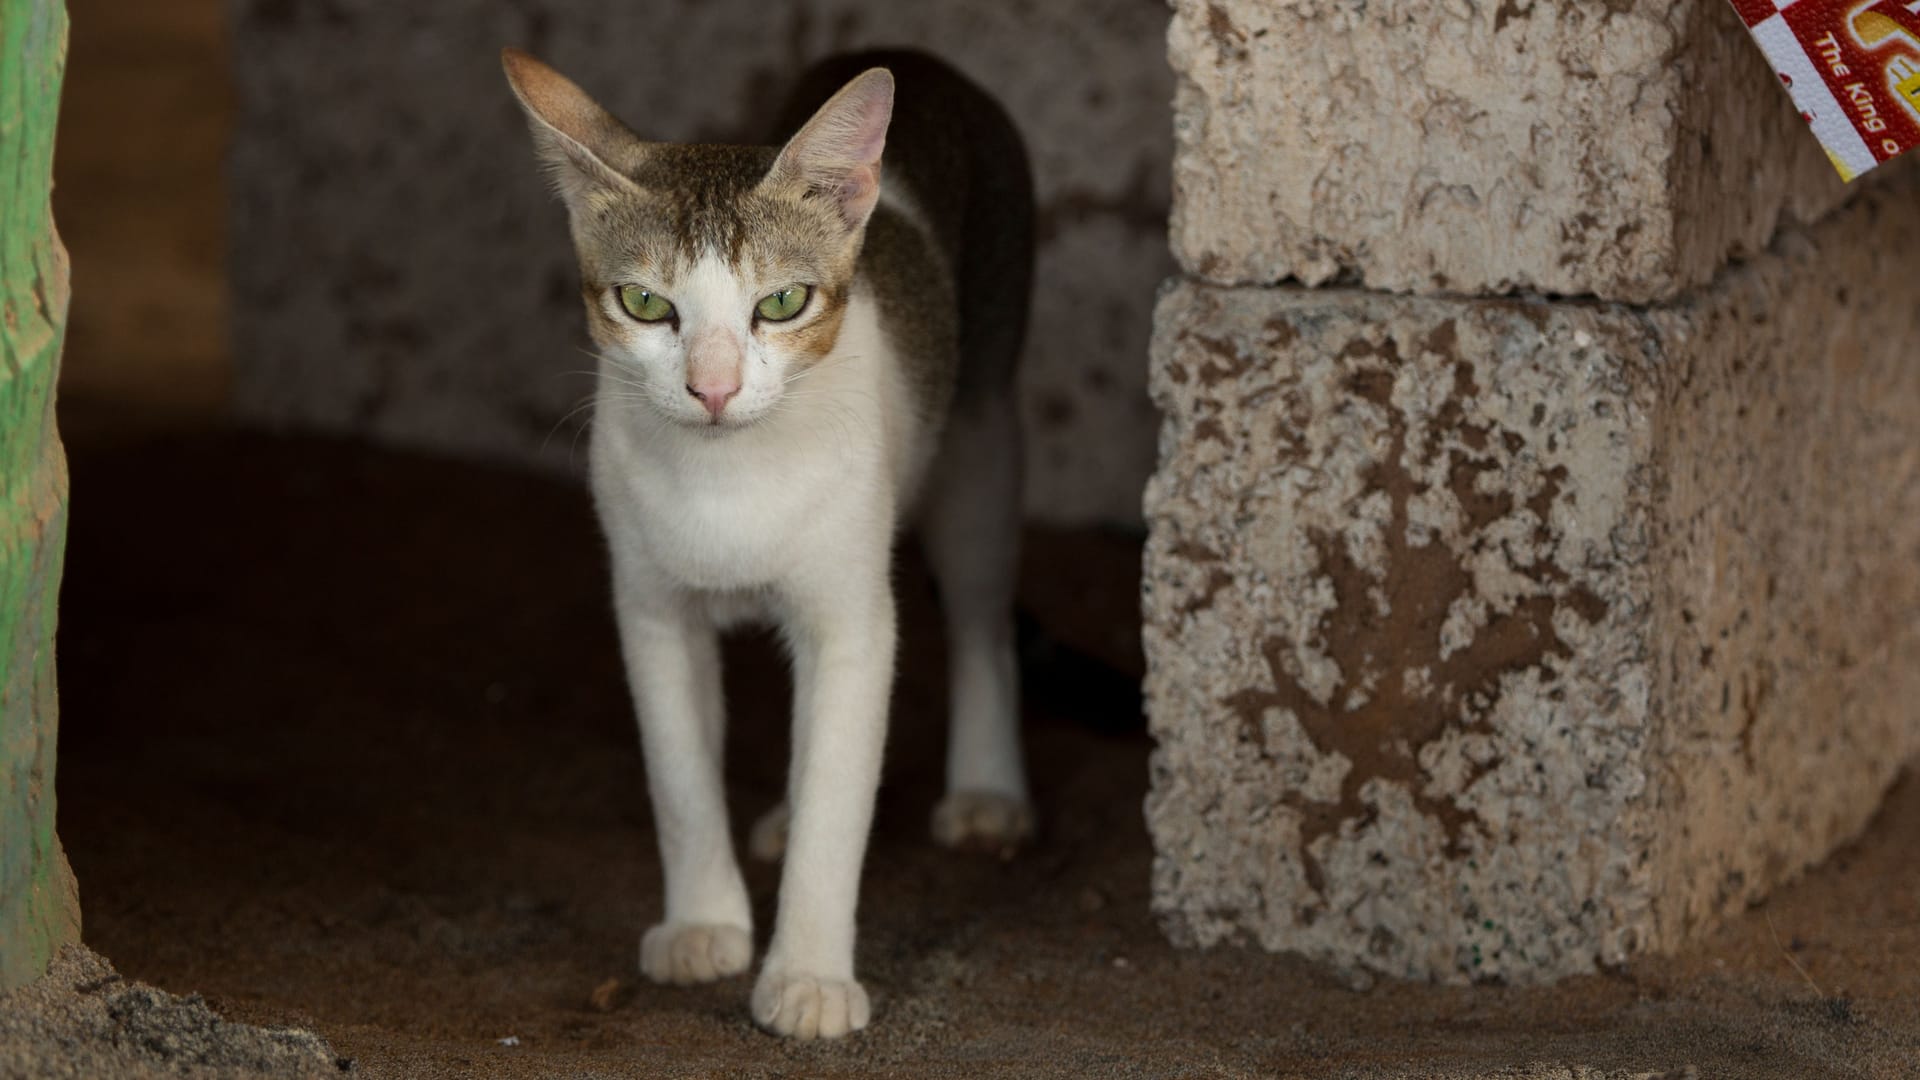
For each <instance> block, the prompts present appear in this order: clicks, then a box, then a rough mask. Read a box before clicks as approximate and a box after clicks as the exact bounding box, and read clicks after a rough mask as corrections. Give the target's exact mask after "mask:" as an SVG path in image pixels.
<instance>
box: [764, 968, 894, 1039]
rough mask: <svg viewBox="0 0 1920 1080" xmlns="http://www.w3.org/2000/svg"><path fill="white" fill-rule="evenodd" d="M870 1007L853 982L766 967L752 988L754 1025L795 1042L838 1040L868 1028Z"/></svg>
mask: <svg viewBox="0 0 1920 1080" xmlns="http://www.w3.org/2000/svg"><path fill="white" fill-rule="evenodd" d="M871 1016H872V1005H871V1004H870V1003H869V1002H868V1001H867V991H866V988H865V987H863V986H861V985H860V984H859V983H858V982H855V981H854V980H852V979H823V978H817V977H815V976H812V975H802V974H799V973H797V972H792V973H790V972H786V971H782V970H779V969H776V968H771V967H769V968H768V969H767V970H765V971H763V972H761V973H760V981H759V982H758V983H755V984H754V987H753V1019H754V1022H755V1023H757V1024H759V1025H760V1026H761V1027H763V1028H766V1029H767V1030H768V1031H771V1032H773V1033H774V1034H775V1035H785V1036H788V1037H789V1038H794V1039H837V1038H840V1037H841V1036H842V1035H846V1034H849V1033H851V1032H855V1031H859V1030H860V1029H861V1028H863V1027H866V1026H867V1020H868V1019H869V1018H871Z"/></svg>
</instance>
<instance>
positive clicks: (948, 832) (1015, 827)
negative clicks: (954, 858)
mask: <svg viewBox="0 0 1920 1080" xmlns="http://www.w3.org/2000/svg"><path fill="white" fill-rule="evenodd" d="M1032 837H1033V806H1032V805H1031V804H1030V803H1028V802H1027V801H1026V800H1024V799H1016V798H1013V797H1012V796H1008V795H1001V794H999V793H998V792H992V791H955V792H953V793H951V794H949V795H948V796H947V797H946V798H944V799H941V800H940V805H938V806H936V807H934V808H933V838H934V840H935V841H937V842H938V843H939V844H940V845H941V846H942V847H949V848H953V849H955V850H957V851H983V852H987V853H988V854H992V855H998V856H1000V857H1001V858H1003V859H1004V858H1008V857H1011V856H1012V855H1013V853H1014V852H1015V851H1017V850H1018V849H1019V848H1020V845H1022V844H1024V843H1026V842H1027V841H1028V840H1029V839H1031V838H1032Z"/></svg>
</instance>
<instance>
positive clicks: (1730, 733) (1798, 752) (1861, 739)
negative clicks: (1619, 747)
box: [1647, 171, 1920, 944]
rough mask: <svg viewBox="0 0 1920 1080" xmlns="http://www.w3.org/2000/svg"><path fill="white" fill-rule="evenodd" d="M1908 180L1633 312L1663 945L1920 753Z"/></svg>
mask: <svg viewBox="0 0 1920 1080" xmlns="http://www.w3.org/2000/svg"><path fill="white" fill-rule="evenodd" d="M1916 179H1920V178H1916V177H1915V176H1914V174H1913V173H1912V172H1911V171H1909V172H1907V173H1906V174H1904V178H1903V179H1902V180H1901V181H1900V182H1898V183H1897V184H1891V183H1890V184H1889V185H1888V187H1889V189H1890V190H1887V191H1885V192H1880V193H1876V194H1875V195H1874V196H1873V197H1870V198H1868V199H1866V200H1865V201H1864V202H1862V203H1861V204H1859V205H1857V206H1854V207H1851V208H1849V209H1848V210H1847V211H1845V212H1843V213H1842V214H1840V215H1838V216H1837V217H1836V218H1833V219H1830V220H1829V221H1827V222H1825V223H1823V224H1822V225H1821V226H1819V227H1818V228H1816V229H1813V230H1810V231H1795V232H1793V233H1790V234H1788V235H1787V236H1784V237H1782V238H1781V240H1780V242H1779V243H1777V244H1776V245H1775V249H1774V252H1773V253H1772V254H1771V255H1769V256H1768V257H1767V258H1765V259H1762V260H1758V261H1756V262H1755V263H1753V264H1752V265H1750V266H1748V267H1745V268H1743V269H1741V270H1740V271H1738V272H1735V273H1731V274H1728V275H1725V277H1724V279H1723V280H1722V281H1720V282H1717V283H1716V284H1715V286H1714V287H1713V288H1712V289H1709V290H1703V291H1701V292H1699V293H1697V294H1694V295H1692V296H1690V297H1688V298H1687V299H1686V300H1685V301H1684V302H1682V303H1679V304H1675V305H1672V306H1670V307H1662V308H1655V309H1653V310H1652V311H1651V312H1650V313H1649V314H1648V316H1647V317H1648V320H1649V323H1650V325H1651V326H1652V327H1653V330H1654V334H1655V336H1656V339H1657V340H1658V342H1659V347H1660V350H1661V352H1662V353H1663V355H1664V356H1666V357H1667V358H1668V364H1669V366H1668V367H1666V368H1665V369H1663V371H1662V378H1661V380H1660V397H1659V401H1658V405H1657V411H1656V413H1655V417H1654V438H1655V449H1654V456H1653V460H1654V462H1655V463H1656V465H1657V466H1658V467H1659V469H1660V473H1659V477H1660V483H1659V487H1658V489H1657V492H1658V502H1657V503H1656V507H1655V510H1654V513H1653V515H1652V519H1651V520H1652V521H1653V523H1654V525H1655V535H1654V538H1653V546H1654V551H1655V553H1656V561H1655V564H1654V565H1655V567H1656V568H1657V573H1656V575H1655V579H1654V591H1653V593H1652V596H1651V602H1652V606H1651V610H1652V612H1653V614H1654V618H1655V620H1656V621H1655V646H1656V651H1655V653H1654V656H1653V662H1654V667H1655V671H1656V682H1655V685H1656V693H1657V696H1658V699H1659V700H1660V701H1661V702H1663V703H1664V705H1663V707H1664V710H1665V712H1666V714H1667V717H1668V719H1667V720H1666V721H1665V722H1664V723H1662V724H1661V725H1659V726H1658V727H1657V728H1656V729H1655V736H1656V738H1655V741H1654V743H1653V745H1652V748H1651V751H1650V761H1651V762H1652V763H1653V764H1654V766H1655V767H1654V768H1653V769H1651V770H1650V771H1651V772H1653V773H1654V774H1655V783H1656V787H1657V790H1658V791H1659V792H1660V793H1661V799H1662V801H1663V802H1664V803H1667V804H1668V805H1667V806H1666V808H1665V809H1663V811H1662V818H1663V821H1665V822H1672V821H1679V822H1681V823H1683V824H1684V827H1683V828H1680V829H1673V828H1671V827H1668V828H1666V829H1665V830H1664V831H1663V832H1662V834H1661V840H1662V845H1661V849H1660V858H1659V860H1658V861H1657V862H1656V863H1655V864H1654V866H1653V867H1652V868H1651V869H1652V873H1653V875H1654V876H1653V880H1654V881H1656V882H1659V883H1661V888H1662V891H1663V892H1664V893H1665V905H1664V907H1663V910H1662V929H1663V931H1664V934H1665V941H1666V943H1667V944H1672V943H1673V942H1674V941H1675V940H1677V938H1678V937H1680V936H1685V935H1686V934H1688V933H1690V932H1691V930H1692V929H1693V928H1695V927H1697V926H1700V925H1703V924H1711V923H1712V922H1714V921H1715V920H1716V919H1717V918H1718V917H1719V916H1720V915H1721V914H1723V913H1726V912H1728V911H1732V910H1737V909H1738V908H1739V907H1741V906H1743V905H1745V904H1746V903H1748V902H1750V901H1753V900H1757V899H1759V898H1760V897H1761V896H1763V895H1765V894H1766V892H1767V891H1768V890H1769V889H1770V888H1771V887H1772V886H1774V885H1775V884H1777V883H1779V882H1781V881H1783V880H1786V879H1788V878H1791V877H1793V876H1795V875H1796V874H1797V873H1798V872H1799V870H1800V869H1801V868H1802V867H1804V866H1805V865H1807V864H1808V863H1810V862H1812V861H1815V860H1817V859H1819V858H1821V857H1822V856H1824V855H1825V853H1826V852H1828V851H1831V850H1833V849H1834V848H1836V847H1838V846H1839V845H1840V844H1841V843H1843V842H1844V841H1846V840H1847V839H1849V838H1850V837H1852V836H1853V835H1854V834H1855V833H1856V832H1857V831H1858V830H1859V829H1860V828H1861V826H1862V825H1863V824H1864V823H1865V822H1866V820H1867V818H1868V817H1869V816H1870V815H1871V814H1872V813H1873V811H1874V809H1875V808H1876V807H1877V806H1878V805H1879V803H1880V796H1881V794H1882V792H1883V791H1884V789H1885V787H1886V785H1887V784H1888V783H1889V782H1890V780H1891V778H1892V776H1893V775H1894V774H1895V773H1896V772H1897V771H1898V769H1899V767H1900V764H1901V762H1902V761H1905V760H1908V759H1909V758H1911V757H1912V756H1913V755H1914V754H1915V753H1920V441H1916V438H1915V435H1916V433H1917V432H1920V364H1916V360H1920V282H1916V280H1915V279H1914V277H1913V274H1912V271H1911V269H1910V256H1909V255H1908V253H1909V252H1912V251H1915V250H1920V183H1916V182H1914V181H1915V180H1916ZM1683 359H1684V362H1682V360H1683Z"/></svg>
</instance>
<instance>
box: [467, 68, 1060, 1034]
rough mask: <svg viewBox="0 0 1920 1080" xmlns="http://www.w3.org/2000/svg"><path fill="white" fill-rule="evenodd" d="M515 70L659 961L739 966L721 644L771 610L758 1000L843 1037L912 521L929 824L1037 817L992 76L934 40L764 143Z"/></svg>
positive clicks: (652, 972) (1003, 180) (1008, 183)
mask: <svg viewBox="0 0 1920 1080" xmlns="http://www.w3.org/2000/svg"><path fill="white" fill-rule="evenodd" d="M502 63H503V66H504V67H505V69H506V74H507V80H508V82H509V84H510V85H511V87H512V90H513V92H514V95H515V96H516V97H517V98H518V100H519V102H520V104H521V106H522V107H523V108H524V110H525V112H526V114H527V118H528V123H529V127H530V129H531V131H532V134H533V141H534V145H535V151H536V155H537V157H538V159H539V161H540V163H541V164H542V165H543V166H544V167H545V169H546V171H547V173H548V175H549V176H550V178H551V180H552V182H553V186H554V188H555V189H556V191H557V192H558V194H559V197H560V199H561V201H562V202H563V203H564V204H565V206H566V209H567V217H568V222H569V226H570V230H571V233H572V236H573V241H574V246H575V249H576V253H577V255H578V257H579V264H580V275H581V295H582V297H583V299H584V301H585V305H586V313H587V325H588V329H589V332H590V335H591V337H592V339H593V341H594V343H595V344H596V346H597V348H598V356H599V361H600V362H599V367H598V380H599V385H600V394H599V397H598V406H597V412H596V415H595V416H594V418H593V421H592V429H591V434H590V436H589V472H590V476H591V486H592V490H593V495H594V501H595V505H596V508H597V510H598V513H599V517H600V521H601V525H602V528H603V531H604V533H605V535H606V538H607V541H608V546H609V549H610V562H611V569H612V591H613V603H614V608H615V612H616V616H617V620H618V623H619V631H620V637H621V644H622V650H623V653H624V656H625V660H626V666H627V675H628V682H629V684H630V689H631V690H632V694H633V698H634V704H635V709H636V712H637V713H638V717H639V727H640V741H641V747H642V750H643V752H644V756H645V759H646V770H647V778H648V787H649V792H650V796H651V799H652V804H653V810H654V822H655V825H656V828H657V830H658V834H659V835H658V838H659V845H660V856H661V863H662V869H663V871H664V879H665V894H666V895H665V912H664V916H663V918H662V919H661V921H660V922H659V923H658V924H657V925H655V926H653V927H652V928H651V929H649V930H647V931H646V933H645V934H644V936H643V938H642V941H641V946H640V965H641V968H642V970H643V971H644V973H645V974H646V976H647V977H648V978H650V979H653V980H655V981H657V982H667V983H681V984H685V983H699V982H706V981H709V980H713V979H718V978H724V977H727V976H732V975H736V974H740V973H742V972H744V971H746V970H747V968H748V967H749V966H750V964H751V961H752V953H753V939H752V929H753V923H752V917H751V914H750V912H749V909H748V901H747V892H746V888H745V885H744V883H743V880H742V878H741V873H740V868H739V863H738V861H737V859H736V856H735V854H734V848H733V842H732V838H731V830H730V826H729V823H728V817H727V806H726V801H725V797H724V793H723V791H722V778H721V746H722V741H723V732H724V728H725V718H724V710H723V703H722V700H721V682H720V666H719V665H720V662H719V651H718V644H717V639H718V634H719V632H720V631H722V630H724V629H726V628H728V627H729V626H732V625H734V624H736V623H738V622H740V621H743V620H764V621H769V622H771V623H772V624H773V625H774V626H775V627H776V628H777V629H778V631H779V634H780V636H781V639H782V641H783V642H784V643H785V645H786V647H787V649H788V651H789V653H790V655H791V657H792V661H793V670H794V697H793V701H794V714H793V756H792V762H791V766H790V769H789V774H788V792H787V794H788V798H787V802H786V803H784V804H782V805H781V806H780V807H776V808H775V809H774V810H773V811H772V812H771V813H770V814H769V815H768V816H767V818H765V819H764V820H763V821H762V822H761V823H760V824H759V825H757V826H756V827H755V828H754V829H753V830H752V836H753V839H752V846H753V848H754V849H755V852H756V853H757V854H761V855H767V856H773V857H784V860H785V864H784V866H783V867H782V870H781V881H780V898H779V907H778V913H777V915H776V917H775V920H774V927H773V935H772V939H771V941H770V942H769V944H768V947H767V952H766V958H765V961H764V963H763V964H762V966H761V969H760V974H759V977H758V978H757V980H756V981H755V984H754V987H753V991H752V995H751V998H750V1007H751V1012H752V1015H753V1018H754V1020H755V1021H756V1022H757V1023H759V1024H760V1025H761V1026H762V1027H764V1028H766V1029H768V1030H770V1031H772V1032H774V1033H776V1034H780V1035H786V1036H793V1037H796V1038H803V1039H804V1038H815V1037H821V1038H833V1037H838V1036H842V1035H845V1034H847V1033H849V1032H852V1031H857V1030H859V1029H861V1028H863V1027H865V1026H866V1024H867V1023H868V1020H869V1018H870V1015H871V1006H870V1001H869V998H868V995H867V992H866V990H865V989H864V988H863V987H862V986H861V984H860V983H859V981H858V980H857V979H856V977H855V972H854V962H853V961H854V937H855V932H854V910H855V904H856V900H857V894H858V890H859V879H860V870H861V864H862V861H863V860H864V858H865V853H866V845H867V836H868V832H869V830H870V826H871V824H872V819H873V806H874V797H875V792H876V789H877V787H878V784H879V775H880V761H881V750H882V745H883V742H884V739H885V736H886V730H887V720H888V717H887V713H888V698H889V694H890V690H891V685H892V681H893V674H894V670H893V669H894V653H895V637H896V616H895V601H894V596H893V592H892V584H891V580H890V574H891V565H892V557H893V547H894V542H895V539H896V534H897V533H898V532H899V531H900V530H901V529H902V528H903V527H904V526H906V525H909V524H911V525H915V526H917V528H918V531H919V533H920V536H921V540H922V543H923V545H924V547H925V550H926V554H927V558H928V563H929V565H930V567H931V569H932V571H933V574H934V578H935V581H936V583H937V584H938V586H939V588H940V592H941V599H942V604H943V608H944V612H945V619H946V629H947V646H948V654H949V665H948V666H949V671H950V677H951V686H950V688H949V695H950V696H949V700H950V705H951V708H950V714H951V726H950V730H949V734H948V762H947V777H946V792H945V795H944V797H943V798H942V799H941V800H940V802H939V803H938V805H937V807H936V809H935V811H934V815H933V822H932V831H933V834H934V837H935V839H936V840H937V841H938V842H940V843H942V844H944V845H947V846H949V847H954V848H987V849H991V850H996V851H1002V850H1010V849H1012V848H1013V847H1015V846H1017V845H1018V844H1020V843H1021V842H1023V841H1024V840H1026V839H1027V838H1028V837H1029V836H1030V834H1031V832H1032V829H1033V811H1032V807H1031V802H1030V799H1029V796H1028V788H1027V778H1026V772H1025V765H1024V763H1023V760H1022V751H1021V746H1020V735H1019V729H1018V715H1019V701H1020V698H1019V690H1018V686H1017V678H1018V677H1017V674H1016V670H1015V658H1014V640H1013V590H1014V577H1015V570H1016V561H1017V557H1018V531H1019V514H1020V487H1021V467H1022V466H1021V431H1020V423H1019V417H1018V413H1017V410H1016V404H1015V399H1014V376H1015V371H1016V364H1017V360H1018V356H1019V352H1020V348H1021V343H1022V339H1023V337H1024V334H1025V325H1026V318H1027V305H1028V292H1029V287H1030V283H1031V279H1032V274H1033V193H1032V180H1031V177H1030V175H1029V172H1028V167H1027V156H1026V150H1025V148H1024V146H1023V144H1022V143H1021V140H1020V136H1019V134H1018V132H1017V131H1016V130H1015V128H1014V126H1013V123H1012V121H1011V120H1010V119H1009V118H1008V116H1007V114H1006V113H1005V112H1004V111H1003V110H1002V109H1001V108H1000V106H999V105H998V104H997V103H995V102H994V101H993V99H992V98H991V97H989V96H988V95H987V94H986V92H985V91H983V90H981V89H980V88H979V87H977V86H976V85H974V84H973V83H972V82H971V81H969V80H968V79H967V78H965V77H964V76H962V75H961V74H959V73H958V72H957V71H955V70H954V69H953V68H951V67H949V66H948V65H946V64H945V63H943V62H941V61H939V60H937V59H935V58H933V57H931V56H928V55H925V54H922V53H917V52H906V51H896V52H878V53H868V54H864V55H851V56H841V57H837V58H834V59H830V60H828V61H825V62H823V63H821V64H819V65H816V66H815V67H814V68H813V69H812V70H810V71H809V72H808V73H807V74H806V75H805V76H804V77H803V78H802V80H801V83H800V87H799V89H798V90H797V91H796V93H795V95H794V97H793V99H792V105H791V106H790V107H789V109H788V110H787V112H786V114H785V116H786V120H785V122H784V124H783V127H784V130H786V131H790V132H792V134H791V137H790V138H787V139H786V140H785V142H784V144H781V145H779V146H777V147H775V146H767V147H740V146H711V145H691V144H674V143H657V142H647V141H643V140H642V139H641V138H640V137H639V136H638V135H636V134H634V133H633V131H632V130H630V129H629V128H627V127H626V126H625V125H623V124H622V123H621V122H620V121H619V120H617V119H615V118H614V117H613V116H612V115H611V114H610V113H608V112H607V111H606V110H605V109H603V108H602V107H601V106H599V105H598V104H596V103H595V102H594V101H593V100H592V99H590V98H589V97H588V96H587V95H586V94H585V93H584V92H582V91H581V90H580V89H579V88H578V87H577V86H575V85H574V84H573V83H572V82H570V81H568V80H567V79H566V78H565V77H563V76H562V75H560V74H559V73H558V72H556V71H554V70H553V69H552V68H550V67H548V66H546V65H545V64H543V63H541V62H540V61H538V60H536V59H534V58H533V57H532V56H530V55H528V54H526V53H524V52H521V51H518V50H515V49H507V50H505V51H504V52H503V54H502ZM802 121H804V122H802ZM883 151H884V153H883ZM883 158H884V162H885V165H884V169H883V165H882V161H883ZM883 173H884V177H883ZM789 807H790V808H791V812H790V813H789V811H788V808H789Z"/></svg>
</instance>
